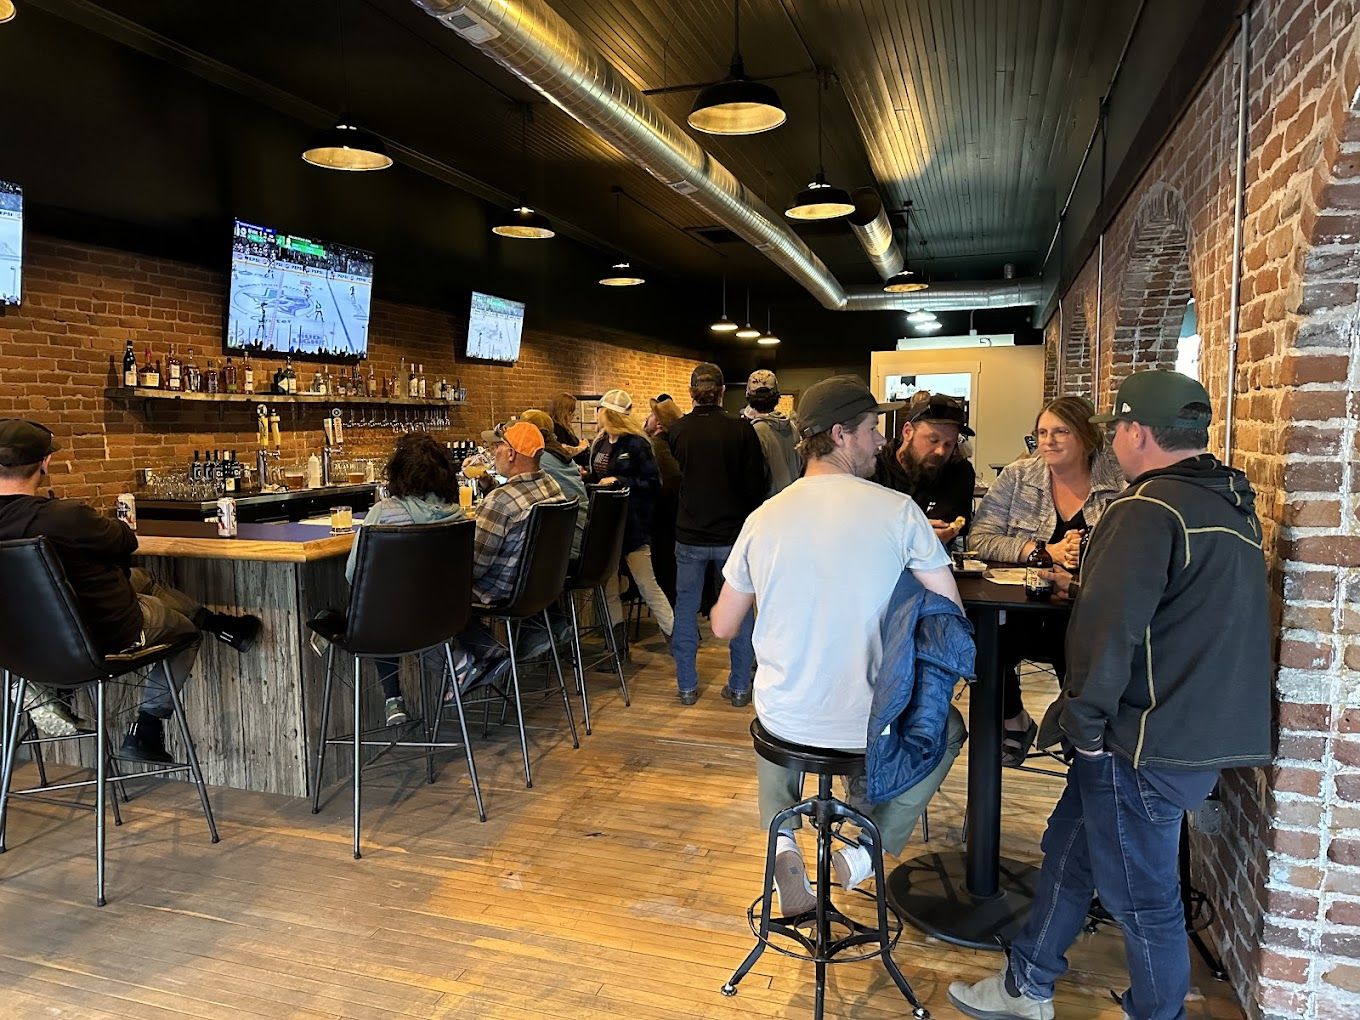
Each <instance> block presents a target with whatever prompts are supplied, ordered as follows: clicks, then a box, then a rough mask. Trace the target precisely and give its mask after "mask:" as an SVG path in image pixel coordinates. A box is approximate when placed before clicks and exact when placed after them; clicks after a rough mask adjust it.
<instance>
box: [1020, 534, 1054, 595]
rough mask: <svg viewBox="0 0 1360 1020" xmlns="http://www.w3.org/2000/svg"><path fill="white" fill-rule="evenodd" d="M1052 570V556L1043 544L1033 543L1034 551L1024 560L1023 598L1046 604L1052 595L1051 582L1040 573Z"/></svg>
mask: <svg viewBox="0 0 1360 1020" xmlns="http://www.w3.org/2000/svg"><path fill="white" fill-rule="evenodd" d="M1052 569H1053V556H1052V554H1051V553H1049V551H1048V550H1047V549H1046V548H1045V547H1044V543H1043V542H1035V543H1034V551H1033V552H1032V553H1030V554H1029V557H1028V558H1027V559H1026V560H1025V598H1027V599H1034V600H1035V601H1036V602H1047V601H1048V600H1049V598H1051V597H1052V595H1053V582H1052V581H1050V580H1049V579H1048V578H1046V577H1044V576H1042V574H1041V573H1040V571H1043V570H1052Z"/></svg>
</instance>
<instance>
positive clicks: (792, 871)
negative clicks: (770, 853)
mask: <svg viewBox="0 0 1360 1020" xmlns="http://www.w3.org/2000/svg"><path fill="white" fill-rule="evenodd" d="M774 892H775V896H776V897H778V899H779V916H780V917H794V916H796V915H798V914H806V913H807V912H808V911H809V910H816V909H817V895H816V893H814V892H813V891H812V883H811V882H809V881H808V877H807V869H806V868H805V867H803V855H802V854H801V853H799V852H798V851H797V850H784V851H782V852H780V853H776V854H775V856H774Z"/></svg>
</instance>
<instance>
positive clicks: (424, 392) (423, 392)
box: [420, 365, 430, 400]
mask: <svg viewBox="0 0 1360 1020" xmlns="http://www.w3.org/2000/svg"><path fill="white" fill-rule="evenodd" d="M429 392H430V391H429V389H428V387H427V386H426V384H425V366H424V365H421V366H420V399H421V400H425V399H426V398H427V397H428V396H429Z"/></svg>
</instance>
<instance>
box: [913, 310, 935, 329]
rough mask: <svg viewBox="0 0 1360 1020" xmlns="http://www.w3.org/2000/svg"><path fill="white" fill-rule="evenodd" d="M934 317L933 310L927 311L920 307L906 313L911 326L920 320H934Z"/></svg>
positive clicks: (920, 321) (917, 323)
mask: <svg viewBox="0 0 1360 1020" xmlns="http://www.w3.org/2000/svg"><path fill="white" fill-rule="evenodd" d="M935 319H936V315H935V313H934V312H927V311H925V310H924V309H921V308H918V309H917V310H916V311H914V312H911V313H909V314H908V315H907V321H908V322H910V323H911V324H912V325H913V326H916V325H919V324H920V323H922V322H934V321H935Z"/></svg>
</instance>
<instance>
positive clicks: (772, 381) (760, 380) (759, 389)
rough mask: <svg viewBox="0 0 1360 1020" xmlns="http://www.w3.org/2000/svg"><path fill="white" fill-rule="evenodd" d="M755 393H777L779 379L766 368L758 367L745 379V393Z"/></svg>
mask: <svg viewBox="0 0 1360 1020" xmlns="http://www.w3.org/2000/svg"><path fill="white" fill-rule="evenodd" d="M757 393H774V394H778V393H779V380H778V379H776V378H775V374H774V373H773V372H771V371H770V370H769V369H768V368H758V369H756V370H755V371H754V372H752V373H751V374H750V376H749V377H748V378H747V380H746V395H747V396H748V397H749V396H752V395H754V394H757Z"/></svg>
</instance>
